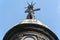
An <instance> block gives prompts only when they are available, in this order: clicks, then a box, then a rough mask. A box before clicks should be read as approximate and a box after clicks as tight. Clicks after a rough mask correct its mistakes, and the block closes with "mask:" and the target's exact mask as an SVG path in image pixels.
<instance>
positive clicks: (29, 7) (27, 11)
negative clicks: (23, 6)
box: [25, 3, 40, 19]
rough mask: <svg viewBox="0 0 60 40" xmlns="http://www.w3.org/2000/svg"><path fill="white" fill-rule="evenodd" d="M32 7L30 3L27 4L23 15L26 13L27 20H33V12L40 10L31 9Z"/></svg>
mask: <svg viewBox="0 0 60 40" xmlns="http://www.w3.org/2000/svg"><path fill="white" fill-rule="evenodd" d="M33 6H34V4H33V3H31V4H29V3H28V7H27V10H26V11H25V13H28V16H27V19H35V16H34V11H38V10H40V8H38V9H33V8H34V7H33Z"/></svg>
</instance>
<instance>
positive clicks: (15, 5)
mask: <svg viewBox="0 0 60 40" xmlns="http://www.w3.org/2000/svg"><path fill="white" fill-rule="evenodd" d="M32 1H33V2H36V4H35V6H34V7H35V8H41V10H40V11H38V12H35V16H36V19H38V20H40V21H41V22H43V23H44V24H46V25H48V26H49V28H50V29H51V30H52V31H53V32H54V33H55V34H56V35H57V36H58V37H59V39H60V0H0V40H2V39H3V37H4V35H5V33H6V32H7V31H8V30H9V29H11V28H12V27H13V26H14V25H15V24H17V23H19V22H21V21H22V20H24V19H25V18H26V16H27V14H26V13H24V11H25V9H26V8H25V7H26V6H28V5H27V2H28V3H31V2H32Z"/></svg>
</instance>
